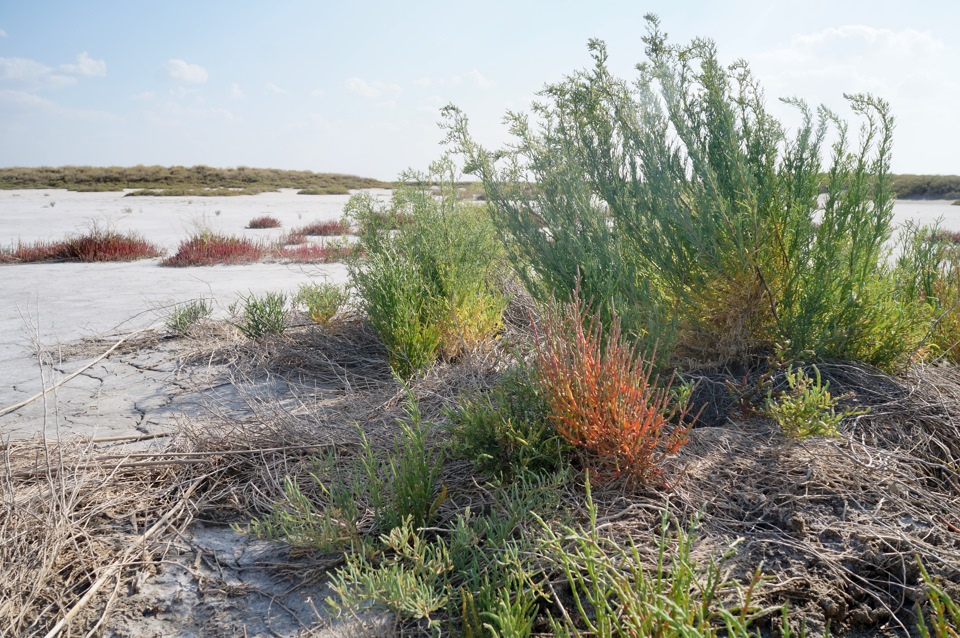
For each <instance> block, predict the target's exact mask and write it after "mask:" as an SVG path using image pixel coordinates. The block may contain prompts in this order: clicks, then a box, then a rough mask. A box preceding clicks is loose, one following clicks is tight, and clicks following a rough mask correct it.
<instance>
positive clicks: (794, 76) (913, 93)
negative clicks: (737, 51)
mask: <svg viewBox="0 0 960 638" xmlns="http://www.w3.org/2000/svg"><path fill="white" fill-rule="evenodd" d="M750 66H751V68H752V69H753V71H754V73H755V74H756V75H757V77H758V79H759V80H760V83H761V84H762V86H763V87H764V89H765V91H766V94H767V100H768V105H769V106H770V108H771V111H772V112H773V113H774V114H775V115H776V116H777V117H780V118H782V119H783V121H784V122H785V123H786V124H787V125H788V126H790V127H793V126H796V125H797V124H798V123H799V115H798V114H797V113H796V111H795V109H792V108H789V107H787V106H785V105H782V104H780V103H778V102H777V101H776V98H779V97H787V96H796V97H800V98H802V99H804V100H806V101H807V102H808V103H809V104H811V105H818V104H826V105H827V106H829V107H830V108H832V109H834V110H836V111H837V112H838V113H840V115H841V116H842V117H844V118H845V119H848V120H849V121H850V124H851V126H852V127H854V130H855V127H856V126H859V123H858V122H856V120H855V118H853V117H851V116H850V115H849V112H848V111H847V109H846V108H845V101H844V99H843V94H844V93H861V92H867V93H872V94H874V95H876V96H878V97H881V98H884V99H885V100H887V101H889V102H890V107H891V111H892V113H893V115H894V117H895V118H896V130H895V132H894V140H895V148H894V167H893V168H894V171H898V172H918V173H923V172H928V173H934V172H944V171H947V172H949V171H954V172H955V170H956V169H955V168H950V167H955V166H957V163H956V154H955V151H954V149H956V148H957V146H958V145H960V129H957V128H956V127H941V128H940V130H939V131H938V132H937V133H936V135H935V136H931V133H930V123H932V122H948V121H953V120H954V119H955V113H954V111H955V109H956V104H958V103H960V78H958V77H957V75H956V69H957V68H958V67H960V47H958V46H956V45H955V44H953V43H952V42H950V43H946V42H945V41H942V40H940V39H938V38H937V37H936V36H935V35H933V33H931V32H929V31H917V30H915V29H902V30H892V29H880V28H875V27H871V26H864V25H847V26H840V27H831V28H827V29H822V30H820V31H817V32H815V33H808V34H803V35H798V36H795V37H794V38H792V39H791V40H790V41H789V42H788V43H786V44H785V45H784V46H781V47H780V48H777V49H775V50H771V51H767V52H765V53H762V54H760V55H755V56H751V65H750Z"/></svg>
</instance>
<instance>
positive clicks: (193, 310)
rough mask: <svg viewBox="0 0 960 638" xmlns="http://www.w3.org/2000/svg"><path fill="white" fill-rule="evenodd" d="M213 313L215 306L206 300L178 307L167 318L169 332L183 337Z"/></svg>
mask: <svg viewBox="0 0 960 638" xmlns="http://www.w3.org/2000/svg"><path fill="white" fill-rule="evenodd" d="M212 312H213V305H212V304H211V303H210V302H209V301H207V300H206V299H204V298H202V297H201V298H200V299H196V300H194V301H190V302H188V303H184V304H179V305H177V306H176V307H175V308H174V309H173V310H172V311H171V312H170V315H169V316H168V317H167V320H166V325H167V330H169V331H170V332H172V333H174V334H177V335H180V336H183V335H185V334H187V332H188V331H189V330H190V328H192V327H193V326H195V325H197V324H198V323H200V321H202V320H203V319H206V318H207V317H209V316H210V314H211V313H212Z"/></svg>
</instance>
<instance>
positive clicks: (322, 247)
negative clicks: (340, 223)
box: [276, 241, 357, 264]
mask: <svg viewBox="0 0 960 638" xmlns="http://www.w3.org/2000/svg"><path fill="white" fill-rule="evenodd" d="M356 252H357V247H356V246H354V245H353V244H349V243H346V242H337V241H335V242H331V243H329V244H307V243H305V244H302V245H299V246H284V247H282V248H280V249H278V250H277V252H276V256H277V257H278V258H280V259H282V260H284V261H289V262H292V263H294V264H330V263H335V262H339V261H346V260H347V259H349V258H350V257H351V256H352V255H354V254H356Z"/></svg>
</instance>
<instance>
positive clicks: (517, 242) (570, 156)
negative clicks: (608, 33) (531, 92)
mask: <svg viewBox="0 0 960 638" xmlns="http://www.w3.org/2000/svg"><path fill="white" fill-rule="evenodd" d="M648 21H649V30H648V33H647V35H646V36H645V37H644V42H645V43H646V54H647V58H648V59H647V61H646V62H644V63H642V64H640V65H638V66H637V70H638V73H639V77H638V79H637V80H636V82H633V83H628V82H626V81H624V80H622V79H620V78H617V77H615V76H614V75H613V74H612V73H611V72H610V70H609V68H608V65H607V51H606V47H605V45H604V44H603V43H602V42H600V41H598V40H592V41H591V42H590V44H589V49H590V51H591V53H592V56H593V59H594V65H593V67H592V68H589V69H587V70H583V71H579V72H576V73H574V74H572V75H570V76H569V77H567V78H566V79H564V80H563V81H561V82H559V83H557V84H553V85H548V86H547V87H546V88H544V90H543V91H542V92H541V94H540V96H541V98H542V100H541V101H540V102H538V103H536V104H534V106H533V115H534V117H533V118H530V117H528V116H526V115H522V114H510V115H508V120H509V122H510V126H511V132H512V134H513V135H514V142H513V144H511V145H510V146H509V147H507V148H506V149H505V150H502V151H497V152H491V151H487V150H485V149H484V148H483V147H481V146H480V145H478V144H477V143H476V142H475V141H473V139H472V138H471V137H470V135H469V132H468V130H467V120H466V118H465V116H464V115H463V114H462V113H461V112H460V111H458V110H457V109H456V108H455V107H448V109H447V111H446V113H447V115H448V127H449V133H450V140H451V141H452V142H453V143H454V144H456V145H457V146H458V148H459V149H460V150H461V151H462V152H463V153H464V154H465V156H466V158H467V165H468V171H470V172H473V173H475V174H477V175H478V176H479V177H480V178H481V179H482V181H483V185H484V188H485V191H486V196H487V200H488V201H489V203H490V206H491V212H492V215H493V216H494V218H495V219H496V221H497V222H498V225H499V228H500V230H501V232H502V234H503V236H504V239H505V240H506V243H507V245H508V247H509V251H510V255H511V257H512V259H513V261H514V264H515V266H516V268H517V270H518V272H519V273H520V274H521V276H523V277H524V278H525V280H526V283H527V284H528V286H529V287H530V289H531V290H532V291H533V293H534V294H535V295H536V296H537V297H539V298H540V299H541V300H546V299H549V298H551V297H553V298H556V299H560V300H563V299H569V298H570V296H571V294H572V291H573V290H574V289H575V288H576V284H577V282H580V294H581V296H582V298H584V299H587V300H590V301H591V302H592V303H593V304H594V305H595V306H596V309H597V310H598V311H599V312H600V317H601V319H602V320H603V323H604V325H612V323H611V322H610V321H609V317H610V316H611V315H612V313H613V312H614V311H616V313H617V314H619V315H620V316H621V317H622V321H623V327H624V332H625V333H627V334H633V335H634V336H635V337H636V338H638V339H639V340H640V341H641V343H642V344H643V349H644V350H645V351H646V353H647V354H652V353H653V352H654V351H656V352H659V353H661V355H662V356H664V357H666V358H670V359H671V360H672V361H674V362H679V363H682V364H687V365H693V366H697V367H703V366H723V365H727V364H731V363H743V362H748V361H750V360H751V359H752V358H753V357H755V356H757V355H764V354H766V353H769V351H770V349H771V347H772V344H773V343H776V342H780V343H787V344H789V346H788V354H790V355H794V356H796V355H799V354H800V353H808V352H813V353H815V354H816V355H819V356H825V357H837V358H854V359H860V360H863V361H866V362H869V363H873V364H876V365H879V366H882V367H886V368H890V367H893V366H895V365H896V364H897V363H900V362H902V361H903V360H904V359H905V358H907V357H909V356H910V354H911V353H913V352H914V351H915V349H916V346H917V344H918V343H919V341H920V340H921V339H922V337H923V335H924V334H925V332H926V329H927V327H928V326H929V320H930V312H929V308H928V307H927V306H926V305H925V304H924V303H923V302H922V300H921V299H920V298H919V297H917V296H915V295H911V294H909V292H910V291H909V290H904V289H902V288H901V287H899V286H898V285H897V281H898V276H897V275H896V272H895V269H894V268H893V266H892V264H893V260H892V258H891V254H890V248H889V239H890V237H891V233H892V201H893V194H892V187H891V175H890V156H891V147H892V131H893V118H892V116H891V115H890V110H889V106H888V104H887V103H886V102H885V101H883V100H881V99H878V98H875V97H872V96H869V95H848V96H846V98H847V100H848V102H849V105H850V107H851V109H852V110H853V112H854V113H855V114H856V115H857V116H858V117H859V118H860V120H861V122H862V127H861V129H860V134H859V138H858V139H857V140H856V141H851V137H853V136H851V135H850V134H849V131H848V125H847V124H846V122H844V121H843V120H842V119H841V118H839V117H838V116H837V115H835V114H834V113H833V112H831V111H829V110H828V109H826V108H824V107H820V108H819V109H817V110H816V111H814V110H813V109H811V108H810V107H809V106H807V105H806V104H805V103H804V102H803V101H801V100H796V99H789V100H786V102H787V103H788V104H791V105H793V106H795V107H796V108H797V109H798V110H799V113H800V115H801V123H800V125H799V127H798V128H797V129H796V130H795V131H793V132H792V133H791V132H788V131H787V130H786V129H785V128H784V127H783V126H782V125H781V123H780V122H779V121H778V120H777V119H775V118H774V117H773V116H772V115H771V114H770V113H769V112H768V111H767V108H766V105H765V102H764V96H763V92H762V90H761V89H760V87H759V86H758V84H757V82H756V80H755V79H754V78H753V76H752V75H751V74H750V71H749V68H748V67H747V65H746V63H745V62H743V61H738V62H735V63H734V64H732V65H729V66H724V65H722V64H721V63H720V61H719V59H718V56H717V52H716V47H715V45H714V44H713V42H711V41H709V40H704V39H697V40H694V41H693V42H691V43H690V44H688V45H675V44H671V43H669V42H668V40H667V38H666V35H665V34H664V33H663V32H662V31H661V30H660V26H659V21H658V20H657V18H656V17H655V16H648ZM828 137H829V139H831V140H833V141H832V144H828Z"/></svg>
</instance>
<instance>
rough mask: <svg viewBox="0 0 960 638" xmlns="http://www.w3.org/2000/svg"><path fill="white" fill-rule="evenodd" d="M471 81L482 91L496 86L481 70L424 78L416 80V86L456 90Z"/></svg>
mask: <svg viewBox="0 0 960 638" xmlns="http://www.w3.org/2000/svg"><path fill="white" fill-rule="evenodd" d="M467 80H469V81H470V82H472V83H473V84H474V86H476V87H478V88H481V89H489V88H493V86H494V84H493V82H491V81H490V80H488V79H487V77H486V76H485V75H484V74H483V73H481V72H480V71H479V69H470V70H469V71H467V72H466V73H462V74H461V73H456V74H454V75H450V76H447V77H442V78H438V77H422V78H419V79H417V80H414V82H413V83H414V84H416V85H417V86H425V87H433V86H440V87H445V88H455V87H458V86H460V85H462V84H463V83H464V82H465V81H467Z"/></svg>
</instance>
